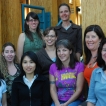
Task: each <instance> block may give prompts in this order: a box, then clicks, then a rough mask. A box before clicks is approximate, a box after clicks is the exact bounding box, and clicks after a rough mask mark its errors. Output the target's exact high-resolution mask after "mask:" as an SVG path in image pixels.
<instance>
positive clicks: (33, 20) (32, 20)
mask: <svg viewBox="0 0 106 106" xmlns="http://www.w3.org/2000/svg"><path fill="white" fill-rule="evenodd" d="M36 21H37V19H30V20H29V22H36Z"/></svg>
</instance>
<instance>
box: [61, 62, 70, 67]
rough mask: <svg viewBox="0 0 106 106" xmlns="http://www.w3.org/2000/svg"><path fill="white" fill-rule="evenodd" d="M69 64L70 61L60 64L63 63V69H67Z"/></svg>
mask: <svg viewBox="0 0 106 106" xmlns="http://www.w3.org/2000/svg"><path fill="white" fill-rule="evenodd" d="M69 62H70V60H67V61H65V62H62V63H63V66H64V67H65V68H67V67H69Z"/></svg>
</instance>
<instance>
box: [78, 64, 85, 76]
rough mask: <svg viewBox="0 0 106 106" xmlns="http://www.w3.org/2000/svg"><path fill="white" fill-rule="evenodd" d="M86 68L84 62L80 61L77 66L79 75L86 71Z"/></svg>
mask: <svg viewBox="0 0 106 106" xmlns="http://www.w3.org/2000/svg"><path fill="white" fill-rule="evenodd" d="M84 68H85V66H84V64H83V63H82V62H79V63H78V68H77V75H78V74H79V73H81V72H84Z"/></svg>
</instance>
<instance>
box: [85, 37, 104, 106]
mask: <svg viewBox="0 0 106 106" xmlns="http://www.w3.org/2000/svg"><path fill="white" fill-rule="evenodd" d="M97 64H98V66H99V67H98V68H96V69H95V70H94V71H93V72H92V76H91V80H90V86H89V93H88V98H87V106H105V105H106V100H105V98H106V38H105V39H103V40H102V41H101V44H100V47H99V49H98V57H97Z"/></svg>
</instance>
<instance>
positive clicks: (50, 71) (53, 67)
mask: <svg viewBox="0 0 106 106" xmlns="http://www.w3.org/2000/svg"><path fill="white" fill-rule="evenodd" d="M55 66H56V65H55V64H52V65H51V66H50V69H49V74H51V75H53V76H54V71H55Z"/></svg>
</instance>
